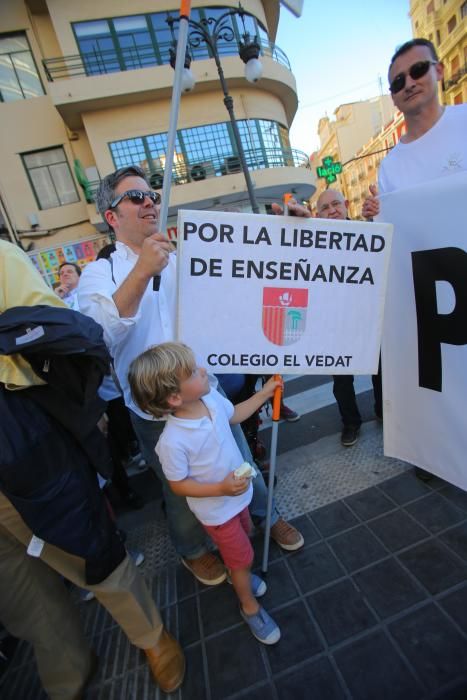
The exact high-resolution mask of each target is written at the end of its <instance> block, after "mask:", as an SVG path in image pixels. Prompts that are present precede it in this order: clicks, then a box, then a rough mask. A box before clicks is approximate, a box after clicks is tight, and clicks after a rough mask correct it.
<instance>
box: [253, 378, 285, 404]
mask: <svg viewBox="0 0 467 700" xmlns="http://www.w3.org/2000/svg"><path fill="white" fill-rule="evenodd" d="M278 386H280V388H281V390H282V391H283V390H284V381H283V379H282V377H280V378H279V379H274V377H270V378H269V379H268V381H267V382H266V384H265V385H264V386H263V388H262V389H260V391H258V394H260V395H261V396H264V401H267V400H268V399H270V398H272V397H273V396H274V391H275V390H276V387H278Z"/></svg>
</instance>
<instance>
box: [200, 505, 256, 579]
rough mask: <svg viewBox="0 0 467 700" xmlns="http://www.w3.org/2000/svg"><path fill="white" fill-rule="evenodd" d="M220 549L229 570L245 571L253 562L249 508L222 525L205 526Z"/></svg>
mask: <svg viewBox="0 0 467 700" xmlns="http://www.w3.org/2000/svg"><path fill="white" fill-rule="evenodd" d="M203 527H204V529H205V530H206V532H207V533H208V535H209V536H210V538H211V539H212V541H213V542H214V543H215V544H216V545H217V547H218V548H219V552H220V553H221V557H222V559H223V560H224V564H225V565H226V567H227V568H228V569H234V570H235V569H245V568H247V567H249V566H251V564H252V562H253V556H254V553H253V547H252V546H251V542H250V537H249V535H250V532H251V520H250V514H249V512H248V508H244V509H243V510H242V511H241V512H240V513H238V514H237V515H235V516H234V517H233V518H231V519H230V520H227V522H226V523H222V525H203Z"/></svg>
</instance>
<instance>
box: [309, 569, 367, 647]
mask: <svg viewBox="0 0 467 700" xmlns="http://www.w3.org/2000/svg"><path fill="white" fill-rule="evenodd" d="M308 600H309V603H310V606H311V608H312V610H313V614H314V616H315V618H316V620H317V622H318V624H319V626H320V628H321V630H322V632H323V634H324V636H325V637H326V639H327V641H328V643H329V644H337V643H338V642H342V641H344V640H345V639H348V638H349V637H351V636H353V635H354V634H358V633H359V632H363V631H364V630H366V629H369V628H370V627H372V626H373V625H375V624H376V618H375V616H374V614H373V613H372V612H371V610H370V609H369V607H368V605H367V604H366V602H365V600H364V598H363V596H362V594H361V593H360V591H358V590H357V589H356V588H355V586H354V585H353V583H352V582H351V581H350V580H349V579H346V580H345V581H339V582H338V583H335V584H332V585H330V586H327V587H326V588H325V589H323V590H322V591H318V592H317V593H313V594H311V595H310V596H309V597H308Z"/></svg>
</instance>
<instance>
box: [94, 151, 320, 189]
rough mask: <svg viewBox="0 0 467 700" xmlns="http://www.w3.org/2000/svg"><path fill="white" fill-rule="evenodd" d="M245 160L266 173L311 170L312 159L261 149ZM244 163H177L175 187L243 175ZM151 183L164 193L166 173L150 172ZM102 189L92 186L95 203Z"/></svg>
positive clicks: (231, 158) (225, 159)
mask: <svg viewBox="0 0 467 700" xmlns="http://www.w3.org/2000/svg"><path fill="white" fill-rule="evenodd" d="M245 158H246V162H247V165H248V168H249V169H250V170H262V169H265V168H279V167H285V166H289V167H296V168H307V169H310V163H309V159H308V156H307V154H306V153H304V152H303V151H298V150H296V149H295V148H290V149H281V148H261V149H260V148H257V149H250V150H245ZM241 172H242V168H241V164H240V159H239V157H238V156H237V155H236V154H235V153H231V154H230V155H226V154H225V153H222V154H218V155H211V160H209V161H202V162H199V161H184V162H177V163H174V165H173V168H172V183H173V184H174V185H186V184H187V183H189V182H200V181H201V180H207V179H209V178H212V177H222V176H223V175H232V174H234V173H241ZM146 173H147V175H148V179H149V182H150V183H151V186H152V187H153V188H154V189H155V190H160V189H162V183H163V180H164V171H163V170H162V169H157V170H151V169H146ZM98 187H99V181H95V182H90V183H89V190H90V192H91V197H92V200H93V201H94V197H95V193H96V191H97V189H98Z"/></svg>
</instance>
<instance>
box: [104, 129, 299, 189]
mask: <svg viewBox="0 0 467 700" xmlns="http://www.w3.org/2000/svg"><path fill="white" fill-rule="evenodd" d="M237 124H238V129H239V132H240V138H241V140H242V145H243V148H244V150H245V157H246V160H247V163H248V166H249V167H250V168H251V169H253V170H254V169H257V168H264V167H269V168H270V167H278V166H284V165H294V160H293V154H292V150H291V148H290V141H289V134H288V131H287V129H286V128H285V127H283V126H282V125H280V124H277V123H276V122H272V121H268V120H266V119H248V120H239V121H238V122H237ZM109 147H110V151H111V153H112V158H113V161H114V164H115V167H116V168H121V167H123V166H126V165H139V166H140V167H142V168H144V169H145V170H148V171H149V172H150V173H162V172H163V170H164V167H165V154H166V151H167V134H165V133H163V134H149V135H147V136H142V137H139V138H134V139H124V140H122V141H114V142H112V143H110V144H109ZM233 157H237V160H238V153H237V149H236V145H235V140H234V137H233V133H232V127H231V124H230V122H221V123H219V124H206V125H204V126H197V127H193V128H191V129H180V130H179V131H178V132H177V139H176V142H175V158H174V177H175V180H176V181H177V182H186V181H187V176H188V175H189V174H190V173H191V171H192V168H193V167H194V166H199V165H202V166H203V167H204V168H205V169H206V170H208V171H209V172H210V173H211V174H212V175H214V174H216V175H223V174H226V172H228V171H229V168H230V167H231V160H229V159H232V158H233Z"/></svg>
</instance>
